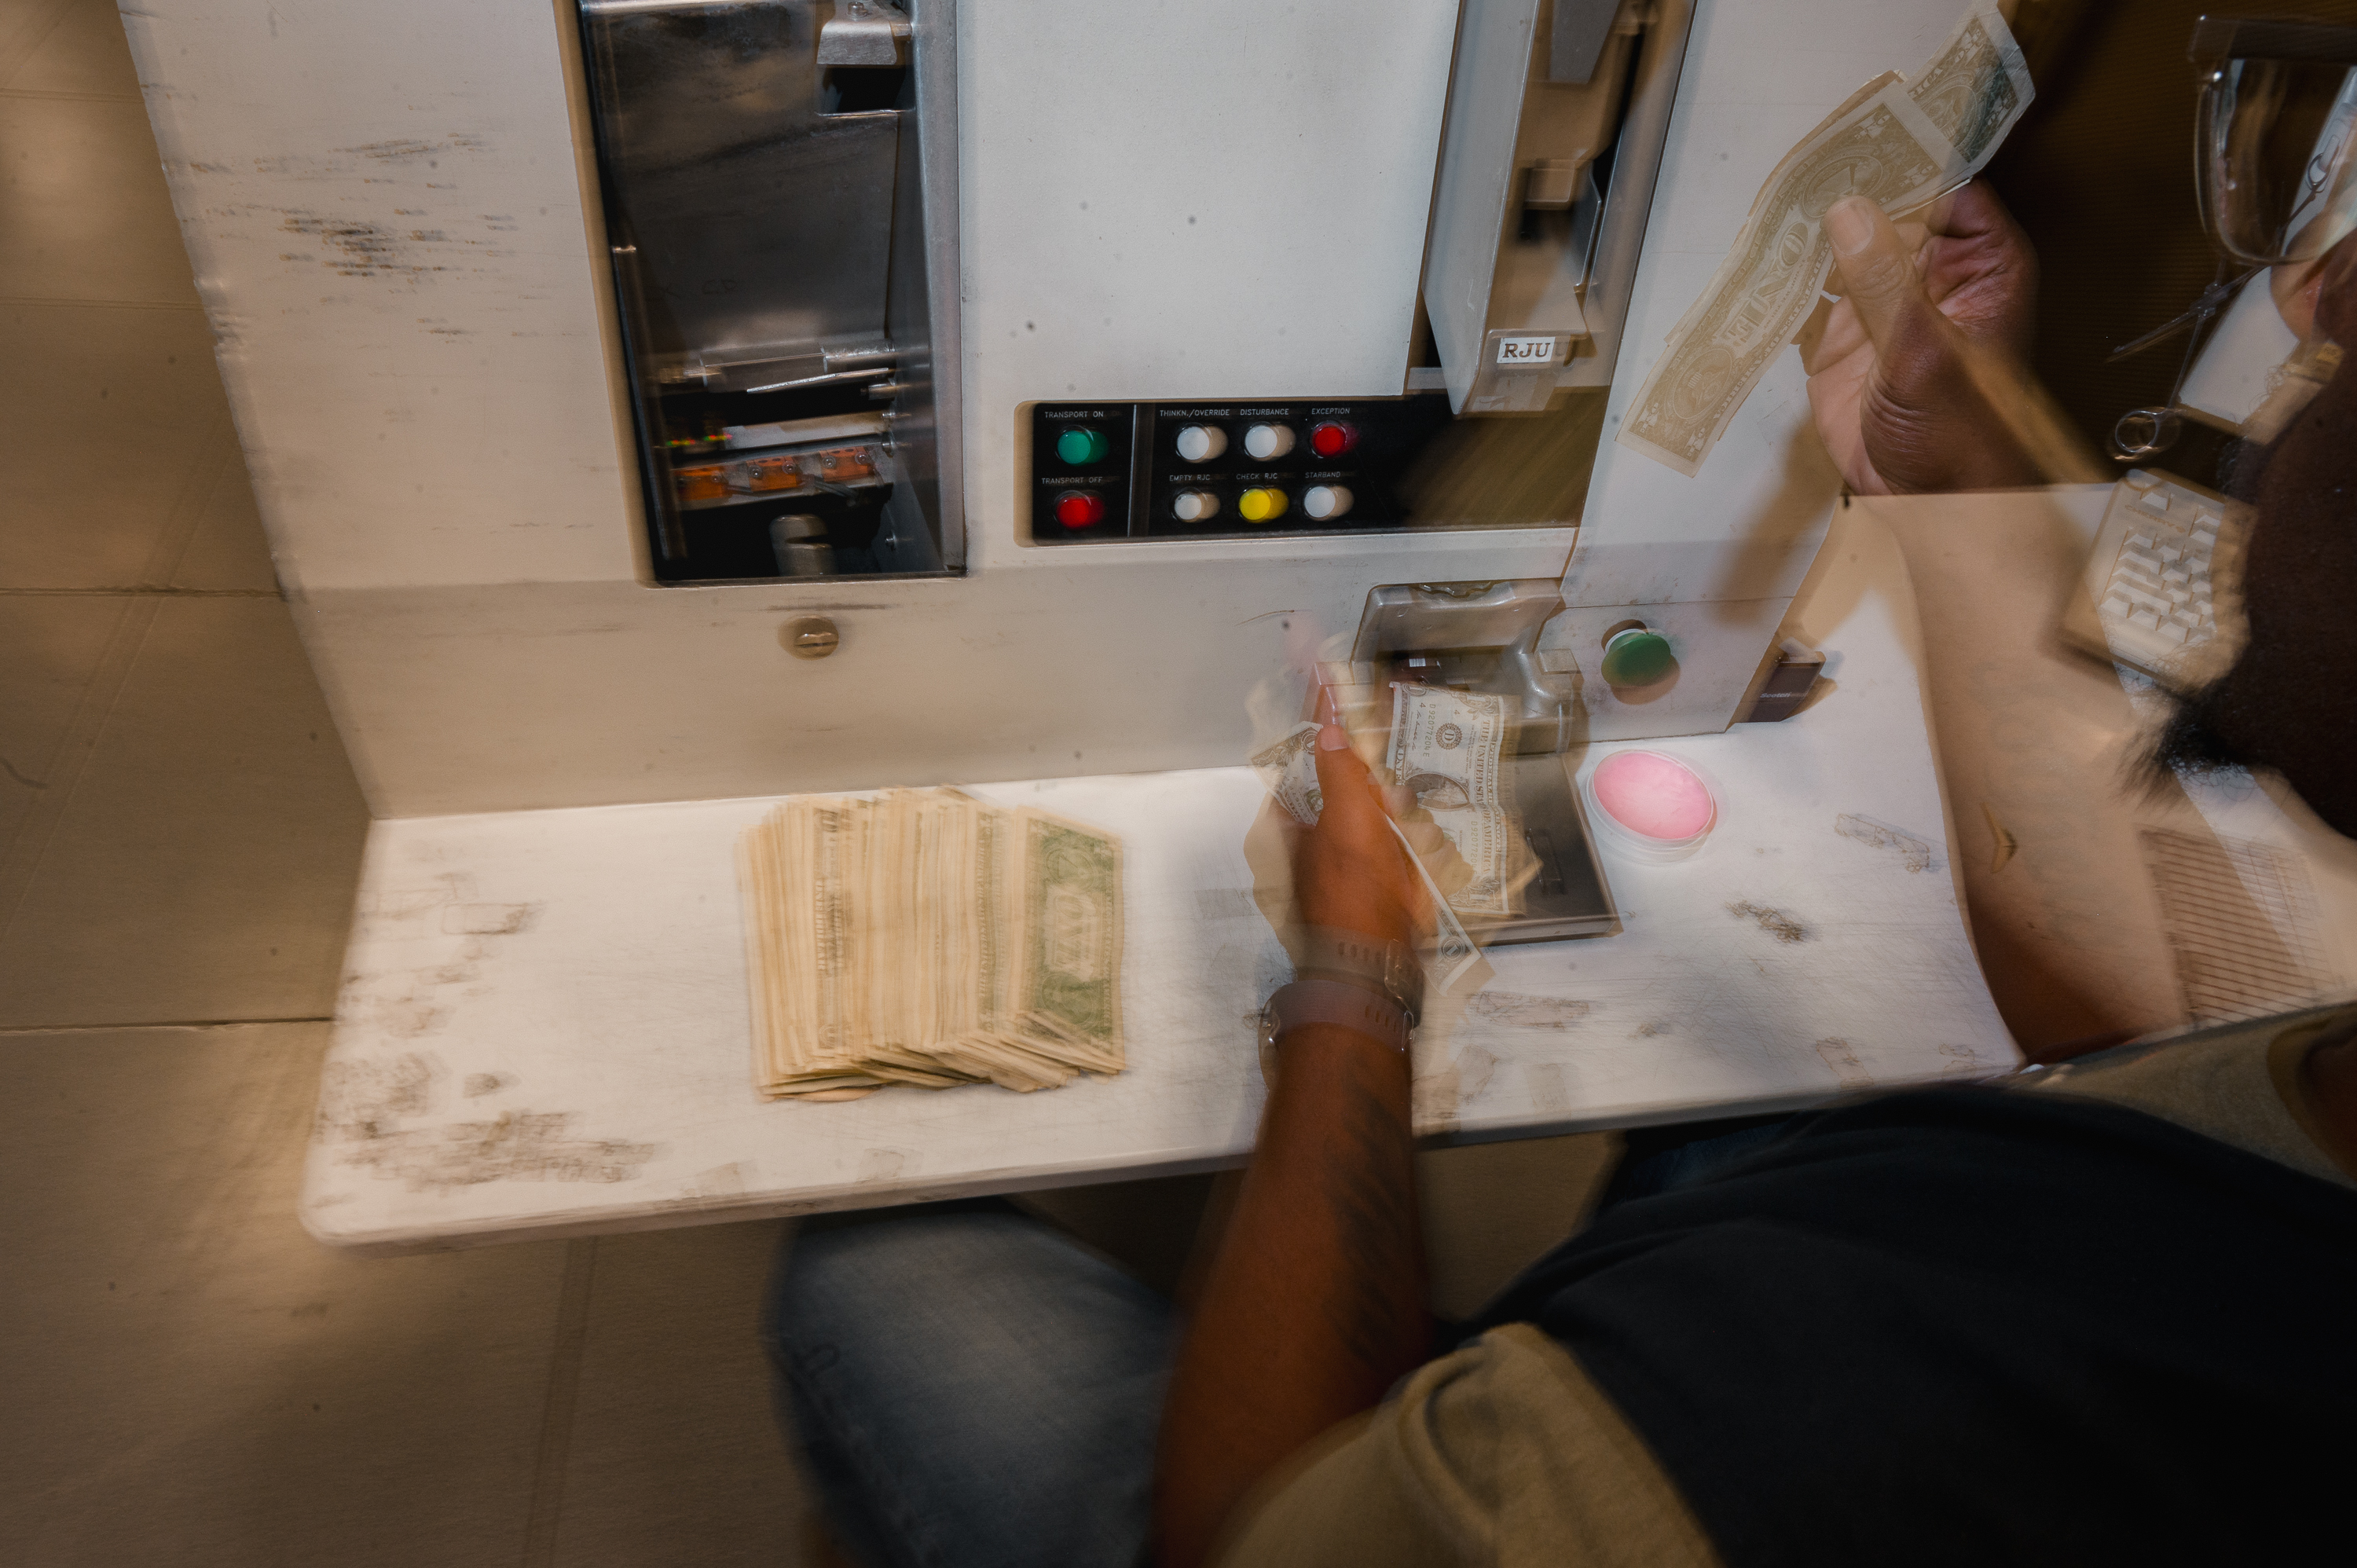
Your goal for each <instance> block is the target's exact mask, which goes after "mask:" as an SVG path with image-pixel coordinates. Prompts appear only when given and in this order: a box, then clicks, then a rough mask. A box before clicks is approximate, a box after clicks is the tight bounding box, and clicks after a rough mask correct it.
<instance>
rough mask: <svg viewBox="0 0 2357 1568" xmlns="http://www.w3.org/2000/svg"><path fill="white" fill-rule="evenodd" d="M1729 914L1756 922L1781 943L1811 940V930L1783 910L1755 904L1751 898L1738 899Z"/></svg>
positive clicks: (1731, 906) (1729, 907) (1730, 907)
mask: <svg viewBox="0 0 2357 1568" xmlns="http://www.w3.org/2000/svg"><path fill="white" fill-rule="evenodd" d="M1727 913H1728V914H1730V915H1733V916H1734V917H1736V918H1738V919H1744V920H1755V921H1757V922H1759V926H1760V929H1761V930H1763V931H1765V932H1767V933H1768V934H1769V935H1770V936H1771V937H1774V938H1775V939H1776V940H1778V941H1780V942H1803V941H1806V940H1809V928H1808V927H1806V926H1804V925H1803V924H1801V922H1800V921H1798V920H1796V919H1794V918H1792V916H1791V915H1789V914H1786V913H1785V912H1784V911H1783V910H1781V909H1779V908H1774V907H1772V906H1770V905H1767V904H1754V903H1753V902H1751V900H1749V898H1741V899H1738V900H1737V901H1736V902H1734V903H1732V904H1729V905H1728V906H1727Z"/></svg>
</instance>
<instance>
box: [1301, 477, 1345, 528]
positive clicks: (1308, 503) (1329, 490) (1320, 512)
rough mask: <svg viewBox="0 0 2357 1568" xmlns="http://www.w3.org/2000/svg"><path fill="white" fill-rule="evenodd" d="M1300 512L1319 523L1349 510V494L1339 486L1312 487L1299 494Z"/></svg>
mask: <svg viewBox="0 0 2357 1568" xmlns="http://www.w3.org/2000/svg"><path fill="white" fill-rule="evenodd" d="M1301 510H1303V511H1306V512H1308V514H1309V515H1310V516H1311V517H1313V518H1315V519H1317V520H1318V521H1319V522H1324V521H1327V520H1328V519H1329V518H1337V517H1340V516H1341V515H1342V514H1343V513H1344V512H1346V511H1349V510H1351V492H1350V491H1349V490H1347V489H1343V488H1342V487H1341V486H1340V485H1312V486H1310V487H1309V488H1308V489H1306V490H1304V491H1302V492H1301Z"/></svg>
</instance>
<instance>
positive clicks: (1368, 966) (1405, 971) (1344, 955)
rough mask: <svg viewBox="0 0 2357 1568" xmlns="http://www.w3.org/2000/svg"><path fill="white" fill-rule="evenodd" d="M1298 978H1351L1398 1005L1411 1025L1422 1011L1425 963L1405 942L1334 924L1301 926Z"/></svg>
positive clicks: (1347, 979) (1296, 972)
mask: <svg viewBox="0 0 2357 1568" xmlns="http://www.w3.org/2000/svg"><path fill="white" fill-rule="evenodd" d="M1301 949H1302V951H1301V962H1300V963H1299V965H1298V966H1297V967H1296V969H1295V970H1294V973H1295V975H1296V976H1297V978H1300V979H1305V980H1307V979H1318V980H1343V981H1354V982H1356V983H1359V984H1361V985H1366V986H1372V987H1373V988H1374V989H1375V990H1378V991H1380V992H1382V993H1383V994H1384V995H1386V996H1388V997H1390V998H1391V999H1392V1000H1393V1001H1394V1002H1396V1003H1397V1004H1399V1005H1400V1006H1401V1007H1402V1008H1404V1009H1405V1011H1406V1013H1407V1017H1408V1023H1409V1024H1410V1025H1411V1026H1412V1025H1414V1024H1415V1021H1416V1019H1417V1018H1418V1017H1419V1016H1421V1015H1422V1014H1423V1011H1424V966H1423V965H1422V964H1421V963H1419V962H1418V961H1416V956H1415V950H1413V949H1411V948H1410V947H1408V945H1407V944H1406V943H1405V942H1386V941H1379V940H1376V939H1375V938H1373V937H1370V936H1367V935H1365V934H1364V933H1362V932H1359V931H1351V930H1343V929H1339V928H1337V927H1333V926H1304V927H1302V928H1301Z"/></svg>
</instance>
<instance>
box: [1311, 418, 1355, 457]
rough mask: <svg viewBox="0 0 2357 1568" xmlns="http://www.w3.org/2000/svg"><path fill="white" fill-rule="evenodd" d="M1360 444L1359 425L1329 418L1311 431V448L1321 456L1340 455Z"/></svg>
mask: <svg viewBox="0 0 2357 1568" xmlns="http://www.w3.org/2000/svg"><path fill="white" fill-rule="evenodd" d="M1358 444H1359V427H1358V426H1357V425H1355V424H1342V423H1340V421H1337V420H1331V419H1329V420H1328V421H1327V422H1326V423H1325V424H1320V425H1318V426H1317V427H1315V428H1314V429H1312V430H1311V431H1310V432H1309V449H1310V450H1311V451H1312V452H1315V453H1317V454H1318V456H1320V457H1340V456H1341V455H1342V454H1343V453H1345V452H1348V451H1349V450H1350V449H1351V447H1353V446H1357V445H1358Z"/></svg>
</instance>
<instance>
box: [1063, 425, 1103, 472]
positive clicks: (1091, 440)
mask: <svg viewBox="0 0 2357 1568" xmlns="http://www.w3.org/2000/svg"><path fill="white" fill-rule="evenodd" d="M1112 450H1113V443H1112V442H1110V441H1108V440H1106V439H1105V435H1104V432H1103V431H1102V430H1067V431H1065V432H1064V433H1063V434H1062V435H1059V436H1057V437H1056V456H1059V457H1061V458H1062V459H1063V460H1064V461H1065V462H1067V463H1070V464H1071V466H1072V467H1075V468H1084V467H1088V466H1089V465H1090V464H1091V463H1102V462H1103V461H1104V460H1105V454H1106V453H1108V452H1111V451H1112Z"/></svg>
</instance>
